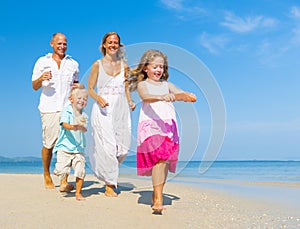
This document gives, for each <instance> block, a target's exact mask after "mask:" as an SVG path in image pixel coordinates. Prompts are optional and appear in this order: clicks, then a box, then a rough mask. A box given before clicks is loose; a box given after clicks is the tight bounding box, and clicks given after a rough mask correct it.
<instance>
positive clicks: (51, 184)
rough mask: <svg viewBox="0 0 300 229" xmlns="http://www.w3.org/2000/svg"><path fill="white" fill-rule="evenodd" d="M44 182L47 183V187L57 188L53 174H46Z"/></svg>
mask: <svg viewBox="0 0 300 229" xmlns="http://www.w3.org/2000/svg"><path fill="white" fill-rule="evenodd" d="M44 184H45V188H46V189H54V188H55V186H54V184H53V181H52V178H51V176H47V175H44Z"/></svg>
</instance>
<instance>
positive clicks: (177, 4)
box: [160, 0, 184, 11]
mask: <svg viewBox="0 0 300 229" xmlns="http://www.w3.org/2000/svg"><path fill="white" fill-rule="evenodd" d="M160 2H161V3H162V4H163V5H164V6H165V7H167V8H168V9H171V10H178V11H180V10H182V9H183V8H184V7H183V5H182V2H183V0H160Z"/></svg>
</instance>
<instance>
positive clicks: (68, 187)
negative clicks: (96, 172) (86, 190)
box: [59, 184, 74, 192]
mask: <svg viewBox="0 0 300 229" xmlns="http://www.w3.org/2000/svg"><path fill="white" fill-rule="evenodd" d="M73 189H74V185H72V184H61V185H60V187H59V191H60V192H71V191H72V190H73Z"/></svg>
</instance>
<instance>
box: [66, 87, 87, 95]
mask: <svg viewBox="0 0 300 229" xmlns="http://www.w3.org/2000/svg"><path fill="white" fill-rule="evenodd" d="M79 93H82V94H84V95H86V96H87V97H88V95H89V94H88V91H87V90H86V89H84V88H78V87H77V88H73V89H72V90H71V92H70V96H69V98H74V96H75V95H78V94H79Z"/></svg>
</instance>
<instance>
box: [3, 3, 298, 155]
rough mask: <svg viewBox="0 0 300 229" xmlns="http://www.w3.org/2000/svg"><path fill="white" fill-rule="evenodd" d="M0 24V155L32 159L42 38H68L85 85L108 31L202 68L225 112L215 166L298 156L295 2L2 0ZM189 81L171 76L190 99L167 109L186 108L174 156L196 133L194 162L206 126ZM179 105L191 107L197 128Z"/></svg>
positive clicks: (204, 109) (202, 99)
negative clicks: (35, 72) (170, 50)
mask: <svg viewBox="0 0 300 229" xmlns="http://www.w3.org/2000/svg"><path fill="white" fill-rule="evenodd" d="M0 25H1V26H0V28H1V30H0V63H1V68H0V73H1V81H2V90H1V98H2V105H4V106H3V108H2V109H1V111H2V112H1V114H0V115H1V120H2V121H1V126H2V131H1V134H0V135H1V136H0V139H1V143H2V144H1V150H0V156H7V157H15V156H38V157H39V156H40V148H41V123H40V118H39V113H38V110H37V105H38V99H39V93H40V92H36V91H33V89H32V88H31V74H32V68H33V65H34V63H35V61H36V59H37V58H38V57H39V56H41V55H44V54H46V53H48V52H51V47H50V46H49V41H50V38H51V35H52V34H53V33H54V32H57V31H61V32H63V33H65V34H66V35H67V38H68V53H69V54H70V55H72V56H73V57H74V59H76V60H77V61H78V62H79V64H80V71H81V73H80V77H81V78H82V81H83V82H84V81H85V80H86V78H84V76H85V75H86V73H87V72H88V70H89V68H90V66H91V64H92V63H93V61H95V60H96V59H98V58H100V57H101V55H100V53H99V51H98V47H99V44H100V40H101V38H102V36H103V35H104V34H105V33H106V32H108V31H117V32H118V33H119V34H120V35H121V38H122V42H123V43H124V44H125V45H126V46H128V47H130V46H132V45H135V44H138V43H143V42H159V43H164V44H170V45H172V46H175V47H179V48H181V49H183V50H185V51H187V52H189V53H190V54H191V55H192V56H195V57H197V58H199V60H201V61H202V63H203V64H204V65H205V66H206V67H207V68H208V69H209V71H210V72H211V74H212V75H213V77H214V79H215V81H216V83H217V85H218V87H219V89H220V91H221V93H222V97H223V100H224V103H225V108H226V135H225V138H224V143H223V145H222V148H221V151H220V152H219V154H218V159H219V160H239V159H245V160H247V159H250V160H251V159H268V160H273V159H275V160H277V159H282V160H289V159H293V160H300V154H299V153H300V141H299V137H300V94H299V88H300V77H299V72H300V65H299V59H300V3H299V1H296V0H294V1H292V0H286V1H270V0H260V1H249V0H248V1H246V0H240V1H225V0H223V1H220V0H214V1H201V0H197V1H196V0H194V1H189V0H186V1H179V0H161V1H159V0H157V1H156V0H155V1H142V2H141V1H118V0H117V1H113V2H109V1H86V2H84V3H83V2H82V1H76V0H75V1H69V0H66V1H63V2H58V3H56V2H53V1H52V2H51V1H36V0H33V1H30V0H29V1H25V2H18V3H16V2H14V1H1V2H0ZM141 54H142V51H141ZM175 57H176V56H175ZM175 57H169V58H170V59H172V58H173V59H174V58H175ZM128 59H129V60H130V59H131V56H128ZM177 59H179V60H180V56H178V58H177ZM170 65H172V63H170ZM174 67H176V66H174ZM179 70H180V69H179ZM193 80H194V81H193V82H190V81H189V80H187V78H184V80H182V78H181V77H180V74H177V73H176V72H175V71H174V73H173V75H172V74H171V76H170V81H172V82H173V83H175V84H176V85H177V86H179V87H181V88H183V89H184V90H192V91H193V92H195V94H197V96H198V101H197V103H196V104H194V105H190V104H180V105H176V106H180V107H181V106H183V107H184V106H185V107H184V108H183V109H182V110H181V111H180V112H179V115H180V120H182V121H180V123H182V129H183V131H182V133H183V134H184V135H183V136H182V139H183V141H182V150H181V152H180V153H181V155H182V156H183V158H184V155H187V154H189V153H187V151H190V149H189V148H185V147H188V146H190V145H193V144H194V142H192V143H191V142H190V140H189V138H190V137H193V136H194V137H195V136H196V139H197V145H198V148H197V149H196V150H195V152H193V155H192V156H193V158H194V159H201V158H202V157H203V155H205V153H206V148H207V145H208V142H209V138H210V135H211V131H212V128H214V127H211V126H212V125H211V124H212V121H211V114H210V112H211V110H210V109H209V106H208V104H209V102H208V101H207V100H206V95H205V93H204V92H203V88H202V86H201V85H203V84H202V83H203V82H201V80H200V81H197V80H195V79H193ZM191 81H192V80H191ZM197 86H198V87H197ZM199 88H200V89H199ZM89 102H90V103H91V102H92V100H90V101H89ZM178 109H181V108H178ZM188 109H191V110H193V109H194V110H195V113H196V115H195V116H196V119H198V121H197V122H195V121H193V119H194V118H195V117H193V118H189V115H190V113H189V112H188ZM184 111H186V112H184ZM137 114H138V112H137V111H135V112H134V113H133V122H136V121H137V119H136V117H137ZM184 120H192V121H193V122H192V124H191V122H187V123H185V121H184ZM195 123H196V124H195ZM133 125H135V124H134V123H133ZM185 126H187V127H185ZM190 126H191V128H190ZM195 126H197V127H195ZM193 127H195V128H194V129H193ZM184 129H185V130H186V129H188V130H189V131H187V132H185V131H184ZM199 129H200V130H201V131H200V132H199V133H198V131H199ZM133 133H134V134H135V133H136V132H135V130H133ZM193 141H194V140H193ZM189 155H190V154H189Z"/></svg>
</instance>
